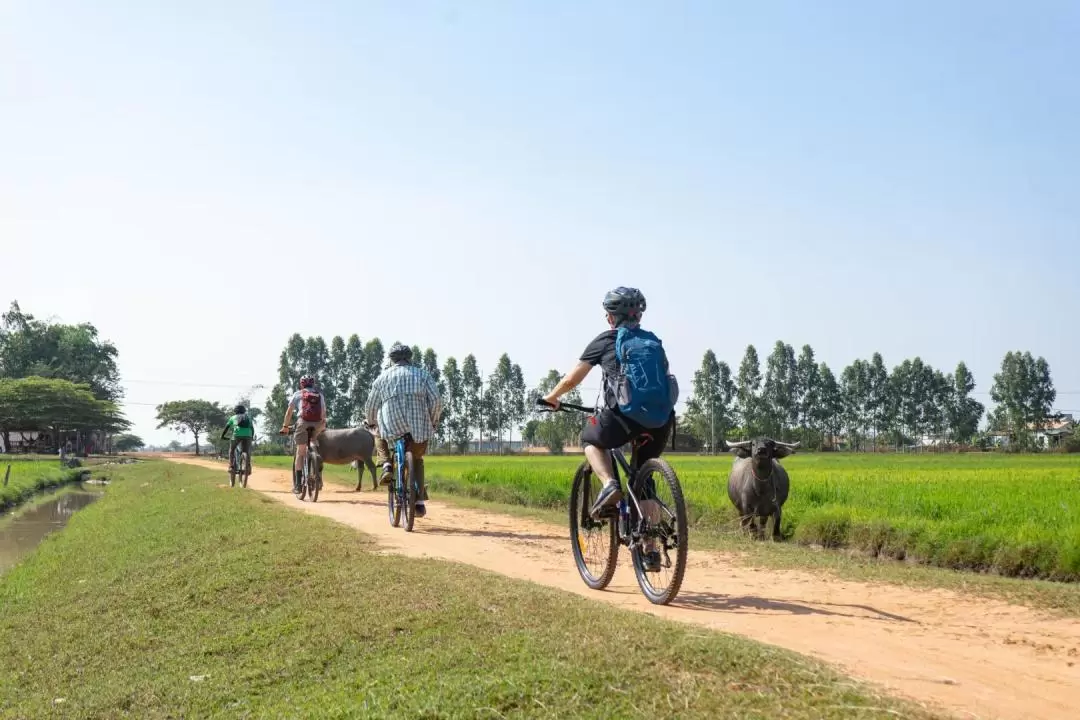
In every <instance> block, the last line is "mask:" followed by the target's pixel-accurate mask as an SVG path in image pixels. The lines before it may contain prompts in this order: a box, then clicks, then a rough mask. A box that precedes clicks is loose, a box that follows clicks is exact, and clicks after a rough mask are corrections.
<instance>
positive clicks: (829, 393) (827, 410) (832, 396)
mask: <svg viewBox="0 0 1080 720" xmlns="http://www.w3.org/2000/svg"><path fill="white" fill-rule="evenodd" d="M818 379H819V388H818V395H819V398H820V400H819V402H818V405H817V407H816V408H815V413H814V417H815V421H816V422H817V425H818V427H820V428H821V431H822V433H824V435H825V436H826V437H828V438H829V442H830V444H831V445H835V443H836V436H837V435H839V434H840V430H841V429H842V428H843V426H844V405H845V403H844V395H843V393H842V392H841V391H840V385H839V384H837V382H836V376H835V375H833V371H832V370H831V369H829V366H828V365H826V364H825V363H821V364H820V365H819V366H818Z"/></svg>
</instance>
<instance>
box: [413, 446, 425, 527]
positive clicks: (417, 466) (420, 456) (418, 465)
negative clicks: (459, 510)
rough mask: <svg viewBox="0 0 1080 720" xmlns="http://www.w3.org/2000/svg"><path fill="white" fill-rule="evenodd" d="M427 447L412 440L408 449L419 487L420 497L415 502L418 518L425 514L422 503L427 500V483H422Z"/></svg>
mask: <svg viewBox="0 0 1080 720" xmlns="http://www.w3.org/2000/svg"><path fill="white" fill-rule="evenodd" d="M427 446H428V444H427V442H416V441H415V440H413V442H412V445H411V446H410V447H409V452H411V453H412V459H413V472H415V473H416V481H417V483H418V484H419V485H420V496H419V497H418V498H417V502H416V514H417V515H418V516H420V517H424V515H426V514H427V506H426V505H425V504H424V501H425V500H427V499H428V494H427V483H426V482H424V454H425V453H426V452H427Z"/></svg>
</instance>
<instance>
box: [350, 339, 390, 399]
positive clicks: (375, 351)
mask: <svg viewBox="0 0 1080 720" xmlns="http://www.w3.org/2000/svg"><path fill="white" fill-rule="evenodd" d="M385 358H386V348H384V347H383V344H382V341H381V340H379V338H375V339H373V340H368V342H367V344H366V345H364V371H363V372H362V373H361V374H360V376H359V377H358V378H357V383H358V385H359V387H358V388H357V392H356V395H357V396H358V404H357V406H356V413H357V417H359V416H360V413H362V412H363V411H364V406H365V405H366V404H367V399H368V395H370V394H371V386H372V385H373V384H374V383H375V379H376V378H378V377H379V374H380V373H382V370H383V360H384V359H385Z"/></svg>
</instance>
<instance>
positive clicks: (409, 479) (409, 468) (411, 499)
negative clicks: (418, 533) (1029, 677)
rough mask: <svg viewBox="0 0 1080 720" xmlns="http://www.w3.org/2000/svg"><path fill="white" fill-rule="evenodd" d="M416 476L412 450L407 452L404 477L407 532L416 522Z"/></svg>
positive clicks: (410, 530)
mask: <svg viewBox="0 0 1080 720" xmlns="http://www.w3.org/2000/svg"><path fill="white" fill-rule="evenodd" d="M415 477H416V476H415V475H414V474H413V456H412V451H408V450H407V451H406V452H405V472H403V473H402V478H403V479H404V482H405V532H412V529H413V524H414V523H415V522H416V500H417V497H416V482H415V480H414V478H415Z"/></svg>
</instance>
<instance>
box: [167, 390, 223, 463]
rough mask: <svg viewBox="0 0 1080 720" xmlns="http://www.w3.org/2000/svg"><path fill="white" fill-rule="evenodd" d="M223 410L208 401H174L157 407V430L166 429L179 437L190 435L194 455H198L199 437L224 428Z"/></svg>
mask: <svg viewBox="0 0 1080 720" xmlns="http://www.w3.org/2000/svg"><path fill="white" fill-rule="evenodd" d="M227 419H228V416H227V414H226V412H225V408H223V407H221V406H220V405H218V404H217V403H214V402H210V401H209V400H174V401H171V402H166V403H162V404H161V405H158V406H157V420H158V429H161V428H164V427H167V428H170V429H172V430H174V431H176V432H178V433H180V434H181V435H183V434H185V433H189V432H190V433H191V435H192V437H194V438H195V454H196V455H198V454H199V437H200V436H201V435H202V434H204V433H206V432H208V431H210V430H211V429H215V428H216V429H220V428H222V427H224V426H225V421H226V420H227Z"/></svg>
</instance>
